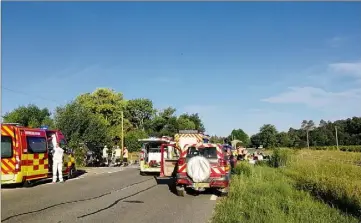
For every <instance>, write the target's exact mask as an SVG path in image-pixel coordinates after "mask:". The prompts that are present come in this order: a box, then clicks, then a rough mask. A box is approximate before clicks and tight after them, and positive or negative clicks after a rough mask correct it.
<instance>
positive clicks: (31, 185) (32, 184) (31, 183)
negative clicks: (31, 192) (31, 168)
mask: <svg viewBox="0 0 361 223" xmlns="http://www.w3.org/2000/svg"><path fill="white" fill-rule="evenodd" d="M33 186H34V183H33V182H31V181H30V180H25V181H24V182H23V187H33Z"/></svg>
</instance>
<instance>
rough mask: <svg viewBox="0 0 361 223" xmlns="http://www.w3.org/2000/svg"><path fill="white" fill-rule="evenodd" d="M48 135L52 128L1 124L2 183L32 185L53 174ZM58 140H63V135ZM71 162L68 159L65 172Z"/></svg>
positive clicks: (66, 173)
mask: <svg viewBox="0 0 361 223" xmlns="http://www.w3.org/2000/svg"><path fill="white" fill-rule="evenodd" d="M55 132H60V131H55ZM53 133H54V132H51V134H53ZM48 135H50V132H47V131H46V130H44V129H40V128H28V127H23V126H20V125H19V124H18V123H3V124H1V184H2V185H3V184H23V185H24V186H31V185H32V183H33V182H34V181H36V180H41V179H47V178H51V177H52V166H51V156H50V153H49V148H48V147H49V145H50V144H51V143H48ZM59 136H60V134H59ZM58 141H59V142H60V141H61V137H59V140H58ZM65 156H67V155H64V158H65ZM65 159H66V158H65ZM68 165H69V164H68V162H64V167H63V174H64V176H68V172H67V170H68V169H69V168H66V167H65V166H68Z"/></svg>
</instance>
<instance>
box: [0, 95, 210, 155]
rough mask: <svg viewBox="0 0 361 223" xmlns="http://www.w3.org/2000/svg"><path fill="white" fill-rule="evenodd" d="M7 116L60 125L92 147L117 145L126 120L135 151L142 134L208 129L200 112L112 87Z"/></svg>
mask: <svg viewBox="0 0 361 223" xmlns="http://www.w3.org/2000/svg"><path fill="white" fill-rule="evenodd" d="M122 117H123V121H122ZM3 120H4V122H13V123H14V122H15V123H20V124H21V125H23V126H28V127H34V128H39V127H40V126H44V125H45V126H48V127H49V128H56V129H60V130H61V131H62V132H63V134H64V135H65V137H66V138H67V140H68V142H69V145H70V146H71V147H72V148H77V147H79V145H80V144H82V143H85V144H86V145H87V146H88V148H91V149H92V150H99V149H100V148H101V147H103V146H104V145H107V146H108V147H110V146H113V145H114V144H115V143H116V142H115V141H114V139H115V138H117V137H119V138H121V137H122V124H123V129H124V144H125V146H127V147H128V149H129V151H131V152H132V151H137V150H139V148H140V146H141V145H140V144H139V142H138V139H139V138H146V137H149V136H154V137H160V136H173V135H174V134H175V133H176V132H178V130H183V129H192V130H199V131H205V128H204V124H203V122H202V120H201V119H200V117H199V115H198V114H197V113H196V114H188V113H184V114H181V115H179V116H177V115H176V109H175V108H173V107H167V108H165V109H156V108H154V106H153V102H152V101H151V100H150V99H147V98H137V99H132V100H126V99H125V98H124V96H123V94H122V93H121V92H116V91H114V90H113V89H109V88H98V89H96V90H95V91H94V92H91V93H85V94H81V95H79V96H77V97H76V98H75V99H74V100H73V101H71V102H70V103H67V104H65V105H64V106H59V107H57V108H56V109H55V111H54V113H53V114H52V113H51V112H50V111H49V109H48V108H39V107H38V106H36V105H34V104H29V105H28V106H20V107H18V108H16V109H14V110H13V111H11V112H8V113H6V114H5V115H4V116H3Z"/></svg>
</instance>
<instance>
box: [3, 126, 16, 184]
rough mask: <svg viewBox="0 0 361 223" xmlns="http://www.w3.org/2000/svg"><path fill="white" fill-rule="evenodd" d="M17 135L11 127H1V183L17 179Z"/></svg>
mask: <svg viewBox="0 0 361 223" xmlns="http://www.w3.org/2000/svg"><path fill="white" fill-rule="evenodd" d="M14 138H15V134H14V131H13V128H12V127H11V126H4V125H1V181H2V182H3V181H4V182H6V181H12V180H14V178H15V165H16V160H15V150H14V149H15V148H14V145H15V141H14Z"/></svg>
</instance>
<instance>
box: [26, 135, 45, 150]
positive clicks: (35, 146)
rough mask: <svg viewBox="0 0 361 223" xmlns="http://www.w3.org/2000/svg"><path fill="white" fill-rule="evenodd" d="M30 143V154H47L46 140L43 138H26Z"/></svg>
mask: <svg viewBox="0 0 361 223" xmlns="http://www.w3.org/2000/svg"><path fill="white" fill-rule="evenodd" d="M26 140H27V143H28V151H29V153H45V152H46V144H47V142H46V139H45V138H43V137H31V136H27V137H26Z"/></svg>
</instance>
